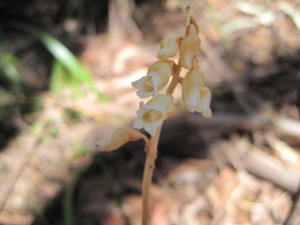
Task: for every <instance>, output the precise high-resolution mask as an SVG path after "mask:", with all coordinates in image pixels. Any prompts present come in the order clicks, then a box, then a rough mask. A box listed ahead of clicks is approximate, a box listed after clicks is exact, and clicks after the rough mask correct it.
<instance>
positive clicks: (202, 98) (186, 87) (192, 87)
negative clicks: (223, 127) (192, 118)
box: [182, 69, 211, 117]
mask: <svg viewBox="0 0 300 225" xmlns="http://www.w3.org/2000/svg"><path fill="white" fill-rule="evenodd" d="M182 96H183V102H184V105H185V107H186V109H187V110H188V111H190V112H199V113H202V115H203V116H204V117H211V110H210V101H211V93H210V91H209V89H208V88H207V87H205V86H204V74H203V73H202V72H201V71H200V70H199V69H194V70H191V71H189V72H188V73H187V74H186V76H185V77H184V79H183V81H182Z"/></svg>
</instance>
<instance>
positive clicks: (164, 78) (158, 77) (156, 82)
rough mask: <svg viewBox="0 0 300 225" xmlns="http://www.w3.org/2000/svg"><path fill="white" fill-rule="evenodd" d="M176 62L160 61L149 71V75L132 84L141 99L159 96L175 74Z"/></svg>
mask: <svg viewBox="0 0 300 225" xmlns="http://www.w3.org/2000/svg"><path fill="white" fill-rule="evenodd" d="M173 65H174V62H173V61H171V60H159V61H156V62H154V63H153V64H152V65H151V66H150V67H149V69H148V72H147V75H146V76H144V77H142V78H141V79H139V80H137V81H135V82H132V86H133V87H135V88H136V89H138V90H137V95H138V96H139V97H141V98H146V97H149V96H155V95H158V91H159V90H161V89H162V88H164V87H165V86H166V84H167V83H168V81H169V78H170V76H171V75H172V72H173Z"/></svg>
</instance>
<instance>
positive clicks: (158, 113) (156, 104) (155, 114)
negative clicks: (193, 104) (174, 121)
mask: <svg viewBox="0 0 300 225" xmlns="http://www.w3.org/2000/svg"><path fill="white" fill-rule="evenodd" d="M174 110H175V106H174V102H173V97H172V96H171V95H167V94H165V95H163V94H160V95H157V96H156V97H154V98H153V99H152V100H150V101H149V102H147V103H146V104H145V103H144V102H141V103H140V107H139V109H138V111H137V118H136V120H135V121H134V124H133V127H135V128H137V129H141V128H144V129H145V130H146V131H147V132H148V133H149V134H150V135H151V136H154V135H155V133H156V130H157V128H158V127H160V126H161V125H162V123H163V121H164V120H165V119H167V118H168V117H170V116H171V115H172V113H173V112H174Z"/></svg>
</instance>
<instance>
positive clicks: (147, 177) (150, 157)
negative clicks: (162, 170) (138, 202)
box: [142, 62, 181, 225]
mask: <svg viewBox="0 0 300 225" xmlns="http://www.w3.org/2000/svg"><path fill="white" fill-rule="evenodd" d="M180 71H181V63H180V62H178V65H176V67H175V69H174V74H173V78H172V80H171V83H170V85H169V87H168V89H167V94H172V93H173V91H174V90H175V88H176V85H177V84H178V81H179V80H180V79H179V74H180ZM161 129H162V126H160V127H159V128H157V131H156V133H155V135H154V136H153V137H151V139H150V140H149V143H148V145H147V146H146V153H147V159H146V163H145V168H144V175H143V186H142V200H143V203H142V204H143V209H142V225H148V224H150V219H151V218H150V201H149V199H150V186H151V182H152V177H153V171H154V168H155V160H156V158H157V146H158V141H159V137H160V133H161Z"/></svg>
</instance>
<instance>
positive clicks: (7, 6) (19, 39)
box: [0, 0, 300, 225]
mask: <svg viewBox="0 0 300 225" xmlns="http://www.w3.org/2000/svg"><path fill="white" fill-rule="evenodd" d="M182 2H183V1H180V0H152V1H151V0H90V1H83V0H65V1H59V0H26V1H25V0H18V1H7V0H2V1H1V2H0V18H1V19H0V224H4V225H15V224H16V225H27V224H34V225H54V224H55V225H56V224H61V225H74V224H80V225H85V224H86V225H100V224H101V225H102V224H103V225H123V224H124V225H130V224H132V225H135V224H139V223H140V218H141V213H140V212H141V197H140V195H141V179H142V173H143V164H144V160H145V154H144V150H143V148H144V143H143V142H142V141H138V142H133V143H128V144H126V145H125V146H124V147H122V148H121V149H120V150H119V151H116V152H111V153H97V151H96V149H95V141H96V140H99V139H101V138H103V137H104V136H105V135H107V134H109V132H111V130H112V129H113V128H114V127H118V126H128V125H129V126H130V125H131V124H132V121H133V120H134V118H135V113H136V110H137V108H138V104H139V101H140V99H139V98H138V97H137V96H136V94H135V90H134V89H133V88H132V87H131V82H132V81H135V80H137V79H138V78H140V77H142V76H143V75H145V73H146V71H147V67H148V66H149V65H150V64H151V63H152V62H154V61H155V60H156V54H157V52H158V50H159V42H160V40H162V39H164V38H177V37H180V36H182V35H183V34H184V29H185V27H184V26H185V24H184V15H183V14H182V12H181V11H180V4H181V3H182ZM190 3H191V5H192V8H193V11H194V15H195V17H196V19H197V21H198V23H199V25H200V37H201V39H202V46H201V51H199V53H198V57H199V61H200V66H201V68H202V70H203V71H204V72H205V74H206V82H207V86H208V87H209V88H210V89H211V90H212V95H213V100H212V110H213V112H214V116H213V118H211V119H204V118H202V117H201V116H200V115H198V114H191V113H187V112H186V111H185V110H184V108H183V107H182V105H181V99H180V96H181V94H180V91H181V90H180V88H178V89H177V90H176V91H175V96H176V98H177V100H176V101H177V102H178V105H177V112H176V113H175V115H174V116H173V117H172V118H170V119H169V120H168V121H166V123H165V125H164V128H163V131H162V136H161V140H160V144H159V157H158V160H157V168H156V170H155V175H154V184H153V186H152V196H151V198H152V216H153V225H155V224H160V225H198V224H201V225H203V224H215V225H221V224H222V225H223V224H224V225H225V224H226V225H227V224H228V225H229V224H264V225H268V224H289V225H291V224H300V219H299V217H300V216H299V215H300V210H299V208H300V206H299V204H300V203H299V202H300V200H299V195H300V191H299V181H300V122H299V112H298V109H297V106H299V104H300V95H299V90H300V83H299V76H300V51H299V50H300V4H299V2H298V1H296V0H290V1H289V0H276V1H269V0H252V1H243V0H203V1H199V0H191V1H190ZM297 90H298V96H297Z"/></svg>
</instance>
